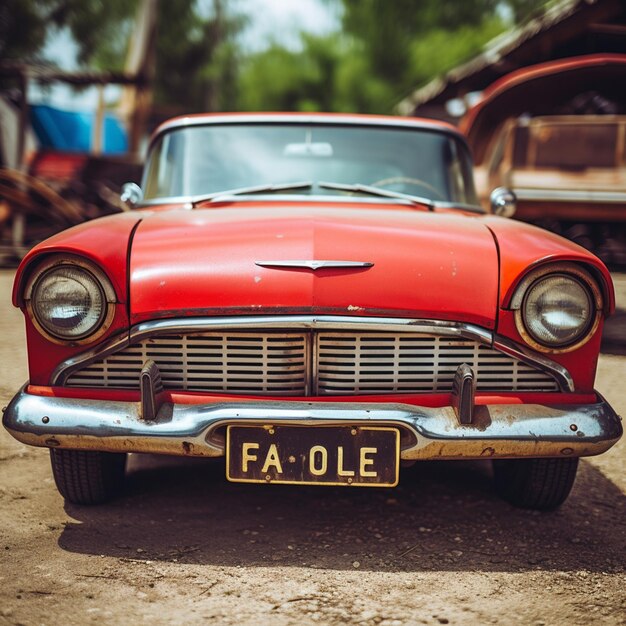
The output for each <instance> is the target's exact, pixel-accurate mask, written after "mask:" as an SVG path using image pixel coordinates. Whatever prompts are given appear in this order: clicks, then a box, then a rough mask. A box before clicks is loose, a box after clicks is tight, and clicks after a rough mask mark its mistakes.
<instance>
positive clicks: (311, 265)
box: [254, 261, 374, 271]
mask: <svg viewBox="0 0 626 626" xmlns="http://www.w3.org/2000/svg"><path fill="white" fill-rule="evenodd" d="M254 264H255V265H259V266H260V267H304V268H308V269H310V270H313V271H315V270H321V269H328V268H333V267H373V265H374V264H373V263H371V262H370V261H255V262H254Z"/></svg>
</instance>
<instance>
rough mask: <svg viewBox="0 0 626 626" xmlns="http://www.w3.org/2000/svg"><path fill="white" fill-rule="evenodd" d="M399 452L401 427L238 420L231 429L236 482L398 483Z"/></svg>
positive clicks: (229, 465)
mask: <svg viewBox="0 0 626 626" xmlns="http://www.w3.org/2000/svg"><path fill="white" fill-rule="evenodd" d="M399 458H400V431H399V430H398V429H397V428H386V427H382V426H381V427H378V426H293V425H282V426H281V425H277V424H264V425H258V426H248V425H239V424H233V425H230V426H228V428H227V431H226V478H227V479H228V480H230V481H232V482H244V483H277V484H289V485H290V484H300V485H319V484H322V485H355V486H362V487H368V486H370V487H394V486H395V485H397V484H398V471H399V465H400V463H399Z"/></svg>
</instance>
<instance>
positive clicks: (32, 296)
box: [23, 257, 117, 345]
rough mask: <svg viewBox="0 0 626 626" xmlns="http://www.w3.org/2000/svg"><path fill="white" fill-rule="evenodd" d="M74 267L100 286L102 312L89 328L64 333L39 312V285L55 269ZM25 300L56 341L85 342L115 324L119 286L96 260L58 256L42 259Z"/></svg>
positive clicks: (40, 325)
mask: <svg viewBox="0 0 626 626" xmlns="http://www.w3.org/2000/svg"><path fill="white" fill-rule="evenodd" d="M67 269H70V270H72V271H73V272H79V273H83V274H84V275H85V278H87V280H88V281H91V282H92V283H93V285H94V286H95V287H96V288H97V290H98V293H99V297H100V298H101V309H102V310H101V312H100V313H99V315H98V316H97V320H96V322H95V323H94V324H92V325H91V326H90V327H89V328H87V329H86V330H85V331H83V332H81V333H78V334H75V335H72V334H71V333H68V334H67V335H64V334H63V333H61V332H59V331H58V330H57V329H54V328H52V327H50V325H48V324H47V323H46V321H45V320H44V319H42V316H41V315H40V313H39V312H38V308H37V303H36V297H37V291H38V288H39V287H40V286H41V285H42V284H43V281H44V280H45V279H46V278H49V277H50V276H51V275H53V274H54V273H55V272H58V271H60V270H67ZM23 297H24V302H25V305H26V310H27V312H28V316H29V318H30V319H31V321H32V323H33V325H34V326H35V328H37V330H38V331H39V332H40V333H41V334H42V335H43V336H44V337H46V338H47V339H48V340H49V341H52V342H53V343H57V344H62V345H83V344H89V343H93V342H94V341H96V340H98V339H99V338H100V337H101V336H102V335H103V334H104V333H105V332H106V331H107V330H108V328H109V327H110V326H111V323H112V321H113V317H114V314H115V307H114V304H115V303H116V301H117V298H116V295H115V290H114V289H113V286H112V285H111V282H110V281H109V279H108V278H107V276H106V274H105V273H104V272H103V271H102V270H101V269H100V268H99V267H98V266H97V265H95V264H94V263H92V262H90V261H87V260H85V259H82V258H78V257H54V258H52V259H49V260H47V261H46V262H44V263H42V264H41V265H40V266H39V267H37V269H36V270H35V271H34V272H33V273H32V274H31V276H30V277H29V279H28V281H27V283H26V288H25V290H24V296H23Z"/></svg>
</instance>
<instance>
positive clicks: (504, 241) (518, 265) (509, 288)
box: [482, 215, 615, 314]
mask: <svg viewBox="0 0 626 626" xmlns="http://www.w3.org/2000/svg"><path fill="white" fill-rule="evenodd" d="M482 221H483V223H484V224H485V225H486V226H488V227H489V228H490V230H491V231H492V232H493V233H494V236H495V237H496V239H497V241H498V246H499V248H500V251H501V254H500V306H501V307H503V308H507V307H508V305H509V303H510V301H511V298H512V297H513V292H514V291H515V287H517V285H518V284H519V282H520V280H522V278H523V277H524V276H525V274H526V273H527V272H528V271H530V270H532V269H534V268H535V267H538V266H540V265H544V264H546V263H547V264H549V263H557V262H563V261H573V262H576V263H580V264H582V265H583V266H584V267H585V268H586V269H588V270H592V271H591V273H592V275H593V274H595V275H596V277H597V278H598V279H599V281H598V283H599V285H600V286H601V289H602V292H603V296H604V301H605V302H604V305H605V307H604V308H605V311H606V312H607V313H608V314H610V313H612V312H613V311H614V310H615V291H614V289H613V281H612V279H611V275H610V274H609V271H608V270H607V268H606V266H605V265H604V263H602V261H601V260H600V259H599V258H598V257H596V256H594V255H593V254H591V253H590V252H589V251H588V250H585V249H584V248H582V247H581V246H579V245H578V244H575V243H574V242H573V241H569V240H568V239H563V237H559V236H558V235H556V234H554V233H551V232H549V231H546V230H543V229H541V228H537V227H536V226H532V225H530V224H525V223H523V222H518V221H517V220H510V219H506V218H502V217H496V216H495V215H487V216H485V217H483V218H482Z"/></svg>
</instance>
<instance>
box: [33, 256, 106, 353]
mask: <svg viewBox="0 0 626 626" xmlns="http://www.w3.org/2000/svg"><path fill="white" fill-rule="evenodd" d="M27 291H28V294H27V297H28V301H29V309H30V311H31V315H32V317H33V321H34V322H35V323H36V325H38V326H39V328H40V330H42V331H43V332H44V333H46V334H48V335H50V336H51V337H52V338H55V339H60V340H62V341H80V340H82V339H85V338H87V337H91V336H92V335H94V334H95V333H96V332H97V331H98V330H99V329H100V328H102V327H103V325H104V323H105V321H106V320H107V318H109V317H110V315H109V314H110V313H112V309H111V307H109V301H111V300H114V297H113V298H111V297H110V295H111V292H112V288H111V286H110V285H109V283H108V281H107V280H106V278H104V277H103V276H102V275H101V272H100V271H98V270H97V269H96V268H93V269H92V268H88V267H86V264H82V263H80V264H79V263H73V262H67V263H65V262H62V261H61V262H57V263H55V264H53V265H49V266H46V267H44V268H43V269H42V270H40V271H39V272H37V274H36V275H35V276H34V277H33V279H32V280H31V282H30V285H29V287H28V288H27Z"/></svg>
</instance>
